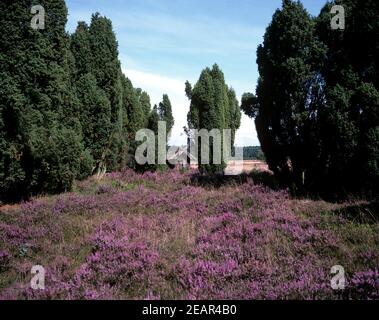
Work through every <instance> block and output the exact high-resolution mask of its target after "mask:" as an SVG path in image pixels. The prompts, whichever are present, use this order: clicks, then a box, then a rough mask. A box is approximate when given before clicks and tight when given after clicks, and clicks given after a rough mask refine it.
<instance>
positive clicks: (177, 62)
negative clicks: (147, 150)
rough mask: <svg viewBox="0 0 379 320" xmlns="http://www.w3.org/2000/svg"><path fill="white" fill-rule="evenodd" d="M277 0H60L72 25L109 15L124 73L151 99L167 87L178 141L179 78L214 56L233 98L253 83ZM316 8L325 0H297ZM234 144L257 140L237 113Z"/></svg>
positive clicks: (193, 75)
mask: <svg viewBox="0 0 379 320" xmlns="http://www.w3.org/2000/svg"><path fill="white" fill-rule="evenodd" d="M281 2H282V1H281V0H263V1H262V0H202V1H201V0H111V1H109V0H66V3H67V6H68V10H69V19H68V25H67V29H68V31H69V32H73V31H74V30H75V28H76V25H77V22H78V21H87V22H89V21H90V18H91V14H92V13H95V12H100V14H101V15H104V16H106V17H108V18H110V19H111V20H112V22H113V28H114V31H115V33H116V36H117V40H118V43H119V52H120V60H121V63H122V68H123V71H124V73H125V74H126V75H127V76H128V77H129V78H130V79H131V80H132V82H133V84H134V86H136V87H141V88H142V89H143V90H145V91H147V92H148V93H149V94H150V97H151V100H152V104H154V103H158V102H159V101H160V100H161V97H162V94H163V93H167V94H168V95H169V97H170V99H171V102H172V104H173V112H174V117H175V127H174V129H173V132H172V135H171V141H170V142H171V143H172V144H185V143H186V139H185V136H184V135H182V127H183V126H185V125H186V117H187V112H188V109H189V101H188V100H187V99H186V97H185V95H184V82H185V81H186V80H189V81H190V82H191V83H192V84H194V83H195V82H196V80H197V79H198V77H199V75H200V72H201V70H202V69H203V68H205V67H206V66H212V65H213V64H214V63H217V64H218V65H219V66H220V67H221V69H222V70H223V71H224V74H225V79H226V81H227V83H228V85H230V86H232V87H233V88H234V89H235V90H236V92H237V96H238V98H239V99H240V98H241V95H242V94H243V93H244V92H247V91H250V92H254V91H255V85H256V81H257V78H258V71H257V65H256V62H255V60H256V54H255V53H256V48H257V46H258V45H259V44H260V43H261V42H262V39H263V35H264V32H265V28H266V27H267V25H268V24H269V23H270V21H271V17H272V14H273V13H274V12H275V10H276V9H277V8H279V7H280V6H281ZM302 2H303V4H304V6H305V7H306V8H307V9H308V11H309V12H310V13H311V14H313V15H317V14H318V13H319V11H320V9H321V8H322V6H323V5H324V4H325V3H326V0H303V1H302ZM236 144H237V145H259V141H258V139H257V136H256V131H255V126H254V122H253V120H251V119H248V118H247V117H246V116H243V119H242V124H241V128H240V130H239V131H238V132H237V139H236Z"/></svg>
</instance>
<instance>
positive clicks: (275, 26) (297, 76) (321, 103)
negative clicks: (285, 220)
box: [241, 0, 379, 196]
mask: <svg viewBox="0 0 379 320" xmlns="http://www.w3.org/2000/svg"><path fill="white" fill-rule="evenodd" d="M358 2H359V1H357V0H343V1H336V2H335V3H336V4H342V5H343V6H344V7H345V10H346V22H347V23H346V29H345V30H344V31H341V30H332V29H331V27H330V21H331V18H332V15H331V13H330V9H331V6H332V4H335V3H328V4H327V5H326V6H325V7H324V8H323V10H322V11H321V13H320V15H319V17H317V18H312V17H311V16H310V15H309V14H308V13H307V12H306V10H305V9H304V7H303V6H302V4H301V3H300V2H295V1H290V0H287V1H283V7H282V9H281V10H277V11H276V12H275V14H274V16H273V19H272V22H271V23H270V25H269V26H268V28H267V30H266V34H265V36H264V43H263V45H260V46H259V47H258V51H257V63H258V68H259V74H260V78H259V80H258V85H257V89H256V96H254V95H252V94H245V95H244V96H243V97H242V105H241V109H242V110H243V111H244V112H245V113H246V114H247V115H248V116H250V117H254V118H255V122H256V128H257V132H258V137H259V139H260V142H261V145H262V149H263V151H264V153H265V156H266V159H267V162H268V164H269V166H270V169H271V170H272V171H273V172H274V173H275V175H276V177H277V178H278V179H279V181H281V183H283V184H285V185H293V186H294V188H295V189H296V190H297V191H312V192H316V193H319V194H323V195H328V196H330V195H333V196H341V195H344V194H346V193H347V192H361V191H363V192H366V194H367V193H369V191H370V190H373V189H374V188H375V184H377V182H378V171H377V168H378V137H377V128H378V125H379V121H378V113H377V110H378V101H379V95H378V85H379V81H378V72H377V70H378V68H377V59H376V58H374V57H377V56H379V45H378V43H377V34H378V32H379V24H378V20H377V18H376V14H374V12H376V13H378V12H379V5H378V2H377V1H366V2H364V3H359V5H358Z"/></svg>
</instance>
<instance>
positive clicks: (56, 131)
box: [0, 0, 90, 198]
mask: <svg viewBox="0 0 379 320" xmlns="http://www.w3.org/2000/svg"><path fill="white" fill-rule="evenodd" d="M38 4H40V5H42V6H43V7H44V9H45V19H46V21H45V29H34V28H32V27H31V23H30V21H31V19H32V14H31V13H30V12H31V11H30V9H31V5H33V2H30V1H26V0H17V1H2V2H1V3H0V30H2V32H1V35H0V41H1V44H2V50H1V52H0V63H1V66H2V68H1V71H0V72H1V76H0V137H1V142H0V149H1V150H0V197H1V198H7V197H9V196H16V195H17V196H28V195H30V194H33V193H37V192H41V191H47V192H59V191H62V190H68V189H69V188H70V187H71V185H72V182H73V180H74V178H75V177H77V176H79V175H80V174H81V172H80V171H81V170H88V168H89V167H90V164H88V163H84V162H83V161H85V160H88V154H86V153H85V152H84V148H83V144H82V134H81V126H80V123H79V121H78V120H77V117H78V115H79V113H80V109H79V104H78V103H77V102H78V101H77V99H76V97H75V93H74V92H73V90H72V88H71V83H70V81H71V80H70V70H69V68H70V62H69V41H68V40H69V39H68V36H67V34H66V32H65V24H66V20H67V8H66V6H65V2H64V1H63V0H50V1H39V2H38Z"/></svg>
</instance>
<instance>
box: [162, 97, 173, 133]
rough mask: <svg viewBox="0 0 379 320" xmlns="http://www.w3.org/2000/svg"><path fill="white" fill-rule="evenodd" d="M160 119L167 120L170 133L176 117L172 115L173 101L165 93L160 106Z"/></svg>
mask: <svg viewBox="0 0 379 320" xmlns="http://www.w3.org/2000/svg"><path fill="white" fill-rule="evenodd" d="M158 111H159V119H160V121H165V122H166V131H167V133H169V132H170V131H171V130H172V128H173V127H174V117H173V115H172V107H171V102H170V99H169V97H168V95H167V94H164V95H163V100H162V102H160V103H159V107H158Z"/></svg>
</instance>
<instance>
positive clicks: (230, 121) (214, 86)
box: [185, 64, 241, 174]
mask: <svg viewBox="0 0 379 320" xmlns="http://www.w3.org/2000/svg"><path fill="white" fill-rule="evenodd" d="M185 86H186V89H185V91H186V95H187V97H188V98H189V100H190V101H191V105H190V110H189V112H188V115H187V120H188V127H189V128H190V129H197V130H201V129H207V130H208V131H209V132H210V131H211V130H212V129H219V130H220V131H221V134H222V130H223V129H231V133H232V145H233V144H234V138H235V131H236V130H237V129H238V128H239V127H240V124H241V111H240V109H239V105H238V101H237V99H236V94H235V92H234V90H233V89H232V88H228V86H227V85H226V83H225V79H224V74H223V72H222V71H221V69H220V68H219V67H218V65H217V64H215V65H214V66H213V67H212V69H209V68H206V69H204V70H203V71H202V72H201V74H200V78H199V80H198V81H197V83H196V84H195V86H194V87H193V88H192V86H191V84H190V83H189V82H188V81H187V82H186V84H185ZM202 143H204V142H202V141H201V139H200V141H199V143H198V149H199V152H198V158H199V159H198V160H199V169H200V171H201V172H202V173H212V174H213V173H220V172H222V171H223V169H224V168H225V167H226V162H227V161H228V159H224V158H223V155H222V163H221V164H215V163H214V161H213V147H214V142H213V139H212V138H211V140H210V141H209V152H210V154H209V160H210V164H209V165H206V164H201V152H200V150H201V145H202ZM221 152H222V150H221Z"/></svg>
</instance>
